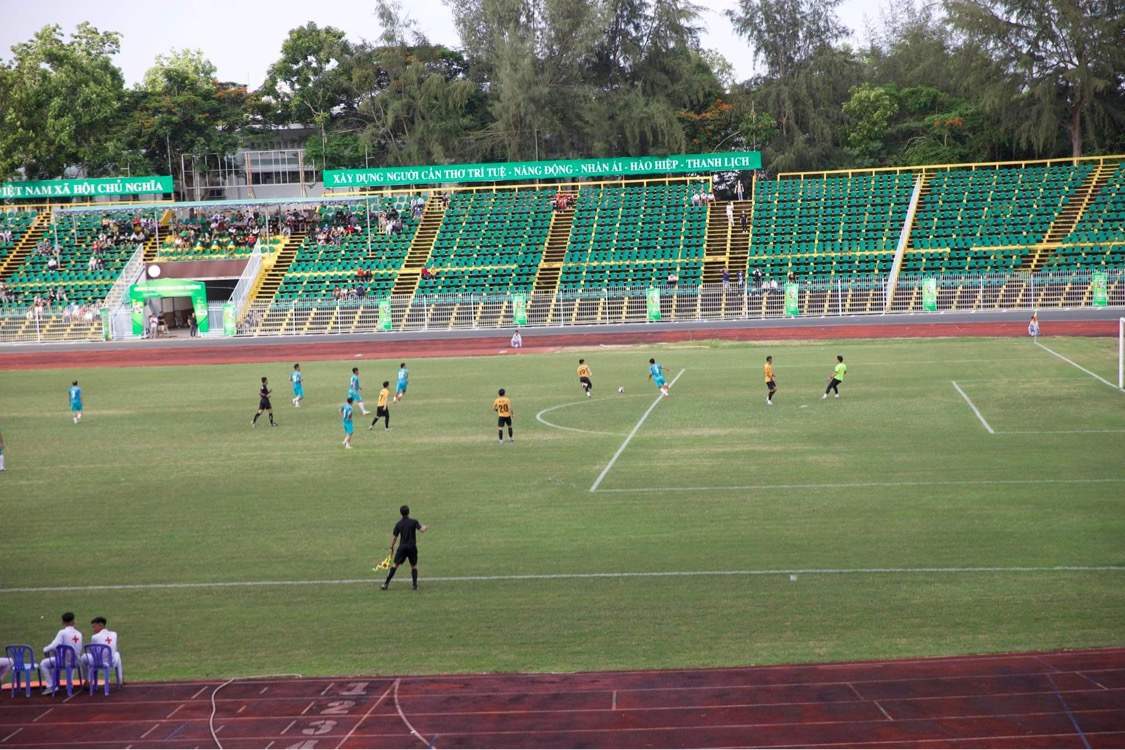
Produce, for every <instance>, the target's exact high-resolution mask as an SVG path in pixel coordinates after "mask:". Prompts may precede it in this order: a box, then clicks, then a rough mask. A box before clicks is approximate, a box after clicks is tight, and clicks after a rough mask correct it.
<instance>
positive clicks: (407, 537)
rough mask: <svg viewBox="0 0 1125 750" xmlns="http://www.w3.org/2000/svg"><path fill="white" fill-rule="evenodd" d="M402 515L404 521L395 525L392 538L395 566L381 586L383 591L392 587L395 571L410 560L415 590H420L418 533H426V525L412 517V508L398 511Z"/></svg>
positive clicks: (405, 506) (411, 577)
mask: <svg viewBox="0 0 1125 750" xmlns="http://www.w3.org/2000/svg"><path fill="white" fill-rule="evenodd" d="M398 512H399V513H401V514H402V519H400V520H399V522H398V523H396V524H395V530H394V532H393V536H391V554H393V555H394V556H395V562H394V565H392V566H391V569H390V571H389V572H388V573H387V580H385V581H383V585H382V586H380V587H379V588H381V589H382V590H383V591H386V590H387V586H389V585H390V583H391V579H392V578H394V577H395V571H396V570H398V566H399V565H402V563H403V561H404V560H407V559H409V560H410V580H412V581H413V582H414V590H415V591H417V590H418V539H417V537H416V533H417V532H419V531H420V532H422V533H423V534H425V533H426V526H425V524H421V523H418V521H417V520H415V519H413V518H411V517H410V506H409V505H404V506H402V507H401V508H399V509H398ZM398 542H401V544H399V545H398V552H395V544H396V543H398Z"/></svg>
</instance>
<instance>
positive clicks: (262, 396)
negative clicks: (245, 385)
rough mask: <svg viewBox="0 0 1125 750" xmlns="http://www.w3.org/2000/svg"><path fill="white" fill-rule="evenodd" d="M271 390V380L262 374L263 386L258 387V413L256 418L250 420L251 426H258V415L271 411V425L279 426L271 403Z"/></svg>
mask: <svg viewBox="0 0 1125 750" xmlns="http://www.w3.org/2000/svg"><path fill="white" fill-rule="evenodd" d="M271 393H273V391H272V390H270V384H269V381H268V380H266V376H265V375H263V376H262V387H261V388H259V389H258V413H257V414H255V415H254V419H253V420H252V421H251V422H250V426H251V427H257V426H258V417H260V416H262V412H269V415H270V427H277V422H274V421H273V405H272V404H271V403H270V394H271Z"/></svg>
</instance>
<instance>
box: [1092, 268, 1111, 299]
mask: <svg viewBox="0 0 1125 750" xmlns="http://www.w3.org/2000/svg"><path fill="white" fill-rule="evenodd" d="M1108 289H1109V281H1108V279H1107V278H1106V273H1105V271H1098V272H1097V273H1095V274H1094V307H1105V306H1106V305H1107V304H1108V303H1109V298H1108V294H1107V291H1108Z"/></svg>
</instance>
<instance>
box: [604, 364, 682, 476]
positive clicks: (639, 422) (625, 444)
mask: <svg viewBox="0 0 1125 750" xmlns="http://www.w3.org/2000/svg"><path fill="white" fill-rule="evenodd" d="M685 372H687V370H680V372H679V373H678V374H677V375H676V377H674V378H672V382H671V383H669V384H668V387H669V388H671V387H672V386H674V385H675V384H676V381H677V380H679V379H680V375H683V374H684V373H685ZM663 398H664V394H663V393H661V394H660V395H658V396H657V397H656V400H655V401H653V402H652V405H651V406H649V407H648V409H647V410H646V411H645V413H644V414H642V415H641V418H640V419H639V420H637V423H636V424H635V425H633V429H632V430H631V431H630V432H629V434H628V436H626V438H625V442H623V443H622V444H621V447H620V448H618V449H617V452H616V453H614V454H613V458H611V459H610V460H609V463H608V464H606V466H605V468H604V469H602V473H601V474H598V478H597V479H595V480H594V484H593V486H591V487H590V492H596V491H597V489H598V485H599V484H601V483H602V480H603V479H605V477H606V474H609V470H610V469H612V468H613V465H614V464H615V463H617V459H618V458H619V457H620V456H621V454H622V453H624V452H625V448H626V447H628V445H629V441H630V440H632V439H633V436H634V435H636V434H637V431H638V430H640V429H641V425H643V424H644V423H645V420H646V419H648V415H649V414H652V410H653V409H655V408H656V405H657V404H659V403H660V400H661V399H663Z"/></svg>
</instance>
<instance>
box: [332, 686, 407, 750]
mask: <svg viewBox="0 0 1125 750" xmlns="http://www.w3.org/2000/svg"><path fill="white" fill-rule="evenodd" d="M398 683H399V681H398V680H395V681H394V683H393V684H391V685H389V686H387V689H386V690H384V691H383V694H382V695H380V696H379V700H377V701H375V702H374V703H372V704H371V708H369V709H367V713H365V714H364V715H363V716H361V717H359V721H357V722H356V723H355V726H354V727H352V729H351V731H350V732H348V733H347V734H345V735H344V739H342V740H340V741H339V742H338V743H336V747H337V748H341V747H343V746H344V744H345V743H346V742H347V741H348V740H350V739H351V738H352V735H353V734H355V731H356V730H357V729H359V725H360V724H362V723H363V722H364V721H366V720H367V717H368V716H370V715H371V714H372V713H374V712H375V709H376V708H378V707H379V704H380V703H382V702H383V700H384V699H386V697H387V696H388V695H390V692H391V691H392V690H396V689H397V688H398Z"/></svg>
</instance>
